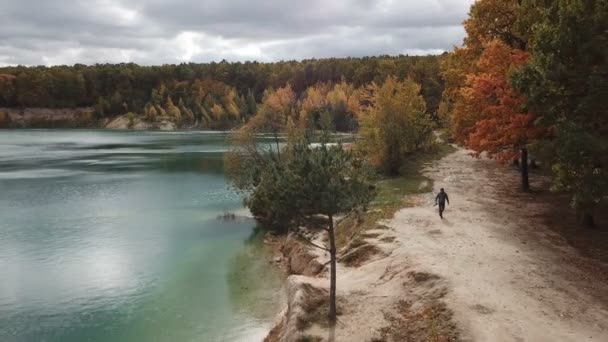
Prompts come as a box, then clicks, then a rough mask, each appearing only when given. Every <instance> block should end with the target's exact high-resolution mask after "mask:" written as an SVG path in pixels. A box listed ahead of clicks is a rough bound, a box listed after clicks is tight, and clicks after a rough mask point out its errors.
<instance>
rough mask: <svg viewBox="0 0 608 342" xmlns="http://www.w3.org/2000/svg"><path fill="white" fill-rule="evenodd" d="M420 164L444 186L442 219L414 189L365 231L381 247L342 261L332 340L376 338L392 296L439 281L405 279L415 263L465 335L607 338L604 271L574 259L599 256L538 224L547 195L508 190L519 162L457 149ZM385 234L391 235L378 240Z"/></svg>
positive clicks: (406, 295)
mask: <svg viewBox="0 0 608 342" xmlns="http://www.w3.org/2000/svg"><path fill="white" fill-rule="evenodd" d="M424 173H425V174H426V175H427V176H428V177H430V178H432V179H434V180H435V191H437V190H438V189H439V188H440V187H444V188H445V189H446V191H447V192H448V194H449V196H450V200H451V205H450V206H448V208H447V210H446V212H445V219H444V220H441V219H440V218H439V216H438V214H437V211H436V207H433V205H432V204H433V200H434V195H433V194H424V195H420V196H417V197H416V198H415V200H416V202H417V203H418V205H417V206H415V207H412V208H404V209H402V210H400V211H399V212H397V214H396V215H395V217H394V218H393V219H392V220H389V221H387V222H384V223H385V224H386V225H387V226H389V227H391V229H388V230H377V231H375V232H377V233H378V234H380V236H379V237H377V238H373V239H368V240H370V242H373V243H374V244H376V245H378V246H380V247H381V248H382V249H383V251H384V252H385V254H384V256H377V257H376V258H374V260H372V261H370V262H368V263H366V264H365V265H363V266H361V267H359V268H349V267H344V266H342V265H339V267H338V294H339V296H343V297H345V298H347V299H348V303H349V304H348V306H347V307H346V308H345V312H344V314H343V315H342V316H341V318H340V321H341V323H340V324H339V325H338V328H337V330H336V331H335V340H336V341H369V340H372V339H373V338H375V337H376V336H378V332H379V329H380V328H381V327H383V326H386V325H387V324H388V321H387V320H386V315H385V314H386V313H387V312H389V313H390V311H391V310H393V311H394V310H395V304H396V303H398V301H400V300H408V299H409V300H412V298H413V300H416V298H418V297H416V296H425V295H427V294H428V293H430V292H431V291H433V288H437V286H438V285H437V282H432V283H431V285H432V286H429V287H428V288H425V286H424V284H416V286H410V285H411V283H412V281H411V272H413V271H415V272H427V273H431V274H436V275H438V276H440V277H441V280H440V282H441V286H444V287H445V288H447V290H448V291H447V295H446V296H445V297H444V298H443V300H444V301H445V303H446V304H447V307H448V308H450V309H451V310H452V311H453V313H454V315H453V320H454V321H455V322H456V324H457V326H458V328H459V330H460V331H461V337H462V339H463V340H466V341H496V342H499V341H534V342H540V341H551V342H553V341H576V342H579V341H608V279H606V277H605V274H608V272H606V273H603V272H599V273H598V274H595V272H593V273H594V274H589V273H590V272H588V271H586V270H584V268H585V267H582V268H581V267H579V266H580V265H585V264H588V263H594V265H595V266H597V265H598V263H597V262H595V261H592V260H587V259H585V258H584V257H582V256H580V255H579V254H578V253H577V251H575V250H574V249H572V248H571V247H569V246H568V245H567V244H565V243H564V242H563V240H561V238H560V237H559V236H557V235H556V234H554V233H552V232H551V231H550V230H549V229H547V227H546V226H544V223H543V222H542V220H541V219H540V218H539V215H538V213H539V212H541V211H542V210H544V209H545V208H544V207H543V205H544V204H542V203H538V201H536V202H535V201H531V200H529V198H527V197H526V196H529V195H525V194H518V193H517V192H514V193H511V194H510V195H509V196H504V193H505V192H504V191H505V190H504V189H513V188H515V187H516V186H517V181H518V177H517V173H516V172H514V171H513V170H508V169H507V168H505V167H503V166H501V165H498V164H497V163H496V162H493V161H489V160H484V159H474V158H472V157H470V156H469V155H468V153H467V152H466V151H465V150H458V151H457V152H455V153H453V154H451V155H449V156H447V157H445V158H443V159H441V160H439V161H437V162H435V163H433V164H432V165H429V166H427V168H426V169H425V171H424ZM386 237H394V238H395V241H393V242H381V240H380V239H382V238H386ZM384 241H386V239H384ZM606 266H607V265H605V264H599V266H598V267H599V268H600V269H601V270H602V271H607V270H608V267H606ZM596 269H597V268H596ZM408 281H409V284H410V285H407V284H408ZM408 286H409V287H408ZM313 332H314V331H313ZM318 333H319V334H320V335H321V336H322V335H323V334H321V332H320V331H319V332H318Z"/></svg>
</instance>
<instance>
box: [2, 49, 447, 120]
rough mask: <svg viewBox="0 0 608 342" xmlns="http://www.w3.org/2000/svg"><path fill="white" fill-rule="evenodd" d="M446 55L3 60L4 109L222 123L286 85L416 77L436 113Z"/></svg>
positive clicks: (301, 91) (313, 89) (299, 87)
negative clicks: (58, 62) (32, 63)
mask: <svg viewBox="0 0 608 342" xmlns="http://www.w3.org/2000/svg"><path fill="white" fill-rule="evenodd" d="M441 58H442V57H441V56H395V57H391V56H380V57H366V58H343V59H338V58H335V59H320V60H304V61H300V62H296V61H286V62H276V63H258V62H245V63H242V62H235V63H229V62H226V61H222V62H220V63H208V64H194V63H190V64H179V65H162V66H139V65H136V64H98V65H91V66H86V65H79V64H77V65H74V66H52V67H43V66H38V67H25V66H17V67H6V68H0V108H2V107H8V108H26V107H30V108H36V107H43V108H75V107H94V108H95V116H96V118H97V119H102V118H106V117H115V116H118V115H123V114H127V113H133V115H136V116H138V117H141V118H143V119H145V120H151V121H154V120H156V119H157V117H168V118H170V119H171V120H172V121H174V122H176V123H178V126H182V127H199V128H211V129H214V128H217V129H225V128H231V127H234V126H237V125H239V124H241V123H243V122H245V121H247V119H248V118H249V117H250V116H252V115H253V114H255V113H256V106H257V104H258V103H260V102H262V101H263V99H264V97H265V96H267V95H268V93H269V92H274V91H275V90H276V89H279V88H282V87H285V86H286V85H289V87H290V89H291V90H292V91H293V93H294V96H295V98H296V99H297V100H298V101H300V100H302V101H304V98H305V97H307V95H311V96H317V95H322V96H327V95H328V93H329V92H331V93H332V94H330V95H329V96H331V97H332V98H333V100H332V101H333V102H334V103H335V102H336V101H337V100H338V99H337V98H338V97H343V96H345V95H344V94H342V93H341V91H342V90H348V89H350V88H353V89H358V88H361V87H363V86H365V85H367V84H370V83H371V82H376V83H382V82H384V80H385V79H386V78H387V77H388V76H395V77H398V78H399V79H405V78H411V79H413V80H415V81H416V82H417V83H419V84H420V85H421V92H422V95H423V97H424V98H425V101H426V103H427V108H428V112H429V113H431V114H433V113H435V112H436V110H437V108H438V106H439V102H440V100H441V94H442V92H443V81H442V78H441V76H440V66H439V65H440V60H441ZM336 84H341V86H340V89H334V86H335V85H336ZM347 88H348V89H347ZM338 93H340V94H338ZM317 100H318V99H317ZM310 101H316V100H309V102H310ZM348 125H349V122H348V120H346V121H344V122H338V123H337V125H336V126H337V128H338V129H340V130H347V129H348V128H349V126H348Z"/></svg>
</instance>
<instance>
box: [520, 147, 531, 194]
mask: <svg viewBox="0 0 608 342" xmlns="http://www.w3.org/2000/svg"><path fill="white" fill-rule="evenodd" d="M521 188H522V190H523V191H529V190H530V181H529V179H528V149H527V148H525V147H524V148H522V149H521Z"/></svg>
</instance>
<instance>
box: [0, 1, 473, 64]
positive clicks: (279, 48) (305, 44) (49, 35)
mask: <svg viewBox="0 0 608 342" xmlns="http://www.w3.org/2000/svg"><path fill="white" fill-rule="evenodd" d="M472 1H473V0H425V1H420V0H377V1H373V0H332V1H329V0H325V1H324V0H309V1H285V0H283V1H281V0H267V1H251V0H198V1H195V0H173V1H168V0H164V1H162V0H90V1H86V2H85V1H77V0H46V1H44V0H20V1H14V0H0V8H2V11H1V12H0V65H3V64H27V65H32V64H73V63H87V64H91V63H97V62H99V63H103V62H136V63H141V64H159V63H179V62H183V61H193V62H206V61H211V60H216V61H217V60H221V59H227V60H253V59H256V60H262V61H274V60H280V59H302V58H312V57H334V56H335V57H345V56H365V55H379V54H400V53H410V54H426V53H438V52H441V51H444V50H448V49H451V47H452V46H453V45H457V44H459V43H460V41H461V40H462V37H463V35H464V32H463V29H462V27H461V25H460V24H461V22H462V21H463V20H464V18H465V17H466V13H467V11H468V8H469V6H470V4H471V2H472Z"/></svg>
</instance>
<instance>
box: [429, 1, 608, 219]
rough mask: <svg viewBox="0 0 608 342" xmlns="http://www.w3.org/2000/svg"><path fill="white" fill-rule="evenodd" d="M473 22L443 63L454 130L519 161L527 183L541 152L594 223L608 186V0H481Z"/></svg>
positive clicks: (556, 184) (464, 139) (479, 149)
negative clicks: (533, 159) (532, 160)
mask: <svg viewBox="0 0 608 342" xmlns="http://www.w3.org/2000/svg"><path fill="white" fill-rule="evenodd" d="M464 27H465V30H466V33H467V35H466V37H465V39H464V43H463V45H462V46H461V47H459V48H456V49H455V50H454V51H453V52H451V53H450V54H449V56H448V57H447V58H446V59H445V60H444V61H443V63H442V76H443V79H444V82H445V90H444V95H443V97H442V102H441V105H440V107H441V108H442V110H445V111H447V112H449V113H450V115H449V116H450V129H451V132H452V135H453V137H454V138H455V140H456V141H457V142H458V143H459V144H461V145H464V146H466V147H468V148H470V149H472V150H473V151H475V154H476V155H477V156H479V155H480V154H482V153H485V154H486V155H488V156H490V157H492V158H494V159H497V160H498V161H501V162H509V161H511V160H515V162H518V163H520V169H521V186H522V189H523V190H525V191H528V190H529V189H530V184H529V179H528V164H529V162H528V156H529V153H530V152H532V153H533V154H534V155H536V158H537V159H540V160H542V161H543V163H544V164H546V165H547V166H549V167H548V169H550V171H551V172H552V176H553V189H554V190H557V191H567V192H570V193H571V194H572V205H573V206H574V207H575V208H576V209H577V210H578V212H579V214H580V216H581V219H582V220H583V222H584V223H585V224H587V225H589V226H592V225H593V223H594V220H593V213H594V210H595V209H596V208H597V206H598V204H599V203H600V202H601V201H602V200H604V199H605V197H606V195H607V194H608V171H607V165H608V113H607V107H606V103H607V102H606V99H607V98H608V49H607V46H608V2H606V1H600V0H557V1H547V0H507V1H505V0H481V1H477V2H476V3H474V4H473V5H472V7H471V10H470V13H469V18H468V19H467V20H466V21H465V23H464ZM531 165H534V164H533V163H532V164H531Z"/></svg>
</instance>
